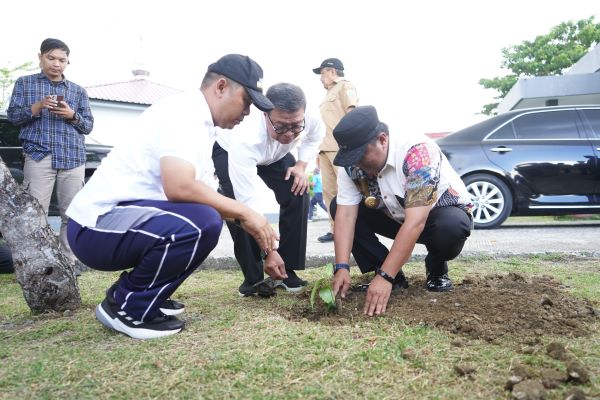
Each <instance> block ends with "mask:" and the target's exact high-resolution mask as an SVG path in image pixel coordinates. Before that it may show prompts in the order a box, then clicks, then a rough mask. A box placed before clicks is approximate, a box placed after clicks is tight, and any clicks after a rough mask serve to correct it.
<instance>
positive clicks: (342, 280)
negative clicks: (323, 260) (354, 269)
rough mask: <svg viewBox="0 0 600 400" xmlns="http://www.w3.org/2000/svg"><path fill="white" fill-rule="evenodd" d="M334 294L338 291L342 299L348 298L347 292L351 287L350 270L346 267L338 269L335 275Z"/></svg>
mask: <svg viewBox="0 0 600 400" xmlns="http://www.w3.org/2000/svg"><path fill="white" fill-rule="evenodd" d="M332 289H333V296H334V297H335V296H337V295H338V293H339V294H340V297H341V298H342V299H345V298H346V293H347V292H348V289H350V271H347V270H345V269H340V270H338V271H337V272H336V273H335V275H333V286H332Z"/></svg>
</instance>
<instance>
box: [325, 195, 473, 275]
mask: <svg viewBox="0 0 600 400" xmlns="http://www.w3.org/2000/svg"><path fill="white" fill-rule="evenodd" d="M336 209H337V198H334V199H333V200H332V202H331V209H330V210H331V215H332V216H335V212H336ZM400 226H401V224H399V223H398V222H396V221H394V220H393V219H391V218H390V217H388V216H387V215H385V213H383V212H382V211H379V210H374V209H371V208H368V207H366V206H365V205H364V204H363V203H362V202H361V203H360V206H359V208H358V218H357V219H356V227H355V230H354V242H353V243H352V255H353V256H354V260H356V263H357V264H358V267H359V268H360V270H361V272H362V273H366V272H369V271H374V270H375V269H376V268H379V267H381V265H382V264H383V262H384V260H385V259H386V257H387V255H388V253H389V250H388V249H387V247H385V245H384V244H383V243H381V242H380V241H379V239H378V238H377V236H375V234H379V235H381V236H384V237H387V238H390V239H394V238H395V237H396V234H397V233H398V230H400ZM470 235H471V218H470V217H469V215H468V214H467V213H466V212H465V211H463V210H461V209H460V208H458V207H454V206H449V207H439V208H434V209H433V210H431V212H430V213H429V217H428V218H427V222H426V224H425V228H424V229H423V232H422V233H421V236H419V239H418V240H417V243H421V244H424V245H425V247H426V248H427V252H428V253H427V256H426V257H425V268H426V271H427V275H428V276H429V275H430V276H441V275H443V274H447V273H448V263H447V261H448V260H452V259H453V258H455V257H456V256H458V255H459V254H460V252H461V251H462V248H463V246H464V244H465V241H466V240H467V238H468V237H469V236H470Z"/></svg>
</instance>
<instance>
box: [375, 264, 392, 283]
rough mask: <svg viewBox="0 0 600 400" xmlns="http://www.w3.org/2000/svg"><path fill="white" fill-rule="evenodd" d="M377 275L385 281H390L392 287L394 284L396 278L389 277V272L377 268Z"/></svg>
mask: <svg viewBox="0 0 600 400" xmlns="http://www.w3.org/2000/svg"><path fill="white" fill-rule="evenodd" d="M375 273H376V274H377V275H379V276H380V277H382V278H383V279H385V280H386V281H388V282H389V283H391V284H392V285H393V284H394V279H395V278H394V277H393V276H391V275H389V274H388V273H387V272H385V271H383V270H382V269H381V268H377V269H376V270H375Z"/></svg>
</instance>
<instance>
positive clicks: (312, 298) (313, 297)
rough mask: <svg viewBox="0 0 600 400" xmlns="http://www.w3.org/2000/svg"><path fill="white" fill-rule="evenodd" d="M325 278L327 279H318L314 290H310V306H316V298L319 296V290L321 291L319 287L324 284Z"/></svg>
mask: <svg viewBox="0 0 600 400" xmlns="http://www.w3.org/2000/svg"><path fill="white" fill-rule="evenodd" d="M324 280H325V278H321V279H319V280H317V281H316V282H315V284H314V285H313V288H312V292H310V307H311V308H315V300H316V298H317V292H318V291H319V288H320V287H321V285H322V284H323V281H324Z"/></svg>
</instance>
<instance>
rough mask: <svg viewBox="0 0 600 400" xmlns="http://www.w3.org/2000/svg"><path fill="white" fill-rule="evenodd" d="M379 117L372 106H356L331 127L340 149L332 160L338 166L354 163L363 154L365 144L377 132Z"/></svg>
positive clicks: (373, 137) (365, 147)
mask: <svg viewBox="0 0 600 400" xmlns="http://www.w3.org/2000/svg"><path fill="white" fill-rule="evenodd" d="M378 128H379V117H377V110H375V107H373V106H360V107H356V108H355V109H353V110H352V111H350V112H349V113H348V114H346V115H344V117H343V118H342V119H341V120H340V122H339V123H338V124H337V125H336V127H335V128H334V129H333V137H334V138H335V140H336V141H337V143H338V146H340V149H339V151H338V153H337V155H336V156H335V159H334V160H333V164H334V165H337V166H339V167H349V166H352V165H356V164H357V163H358V162H359V161H360V159H361V158H362V157H363V155H364V154H365V151H366V149H367V145H368V144H369V142H371V141H372V140H373V139H375V137H376V136H377V134H378V133H379V129H378Z"/></svg>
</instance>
